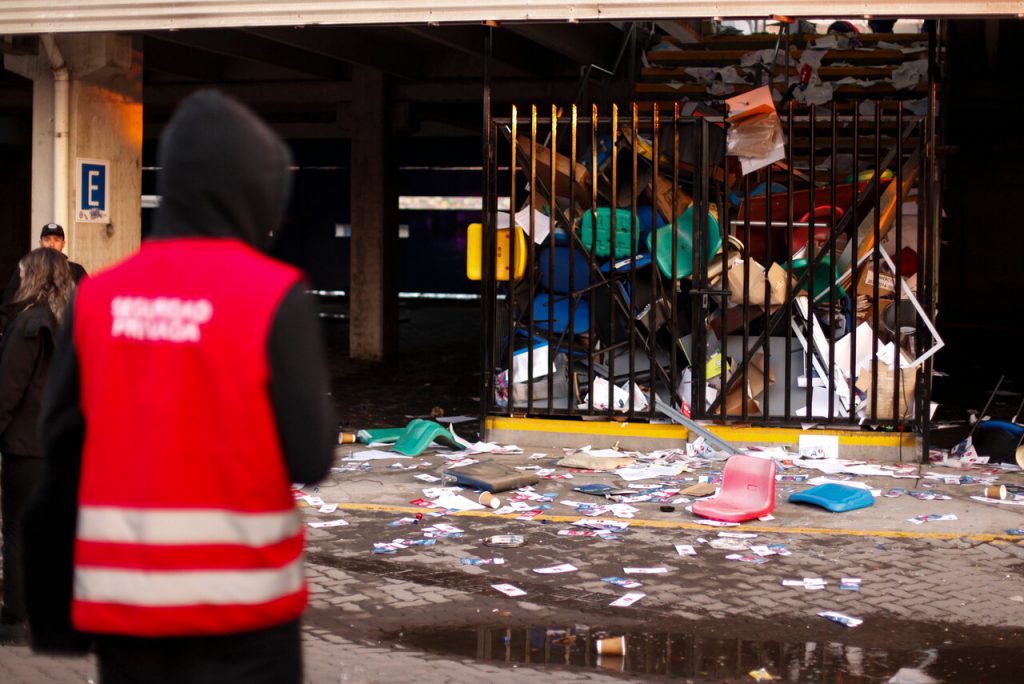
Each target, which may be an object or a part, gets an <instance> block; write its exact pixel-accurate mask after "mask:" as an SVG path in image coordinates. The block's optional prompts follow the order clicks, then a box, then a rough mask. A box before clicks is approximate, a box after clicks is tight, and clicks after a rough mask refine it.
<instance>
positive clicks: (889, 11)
mask: <svg viewBox="0 0 1024 684" xmlns="http://www.w3.org/2000/svg"><path fill="white" fill-rule="evenodd" d="M1021 12H1022V3H1021V2H1020V0H1013V1H1009V0H997V1H992V2H950V1H949V0H906V1H904V2H844V1H838V2H829V3H823V2H821V1H820V0H785V1H783V2H764V1H762V2H751V1H750V0H717V1H716V2H706V1H703V0H698V1H694V2H685V1H683V2H680V1H679V0H674V1H671V0H576V1H575V2H556V1H555V0H511V1H509V0H505V1H504V2H500V1H494V0H491V1H487V0H387V1H386V2H381V1H380V0H63V1H62V2H54V0H5V2H3V4H2V5H0V34H17V33H51V32H71V31H135V30H154V29H175V28H179V29H181V28H214V27H241V26H301V25H310V24H350V25H357V24H429V23H440V24H444V23H469V22H480V21H502V22H521V21H530V22H538V21H606V22H607V21H622V20H636V19H655V18H670V17H674V18H683V17H712V16H719V17H767V16H769V15H772V14H783V15H787V16H798V17H810V16H815V17H821V16H830V17H842V18H855V17H861V16H864V15H865V14H873V15H877V16H891V17H900V16H903V17H924V16H943V17H956V16H985V15H988V16H996V15H1001V16H1014V15H1018V14H1019V13H1021Z"/></svg>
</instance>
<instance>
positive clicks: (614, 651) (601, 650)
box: [595, 636, 626, 656]
mask: <svg viewBox="0 0 1024 684" xmlns="http://www.w3.org/2000/svg"><path fill="white" fill-rule="evenodd" d="M595 643H596V645H597V653H598V655H616V656H620V655H623V654H624V653H625V652H626V637H624V636H617V637H608V638H607V639H598V640H597V641H596V642H595Z"/></svg>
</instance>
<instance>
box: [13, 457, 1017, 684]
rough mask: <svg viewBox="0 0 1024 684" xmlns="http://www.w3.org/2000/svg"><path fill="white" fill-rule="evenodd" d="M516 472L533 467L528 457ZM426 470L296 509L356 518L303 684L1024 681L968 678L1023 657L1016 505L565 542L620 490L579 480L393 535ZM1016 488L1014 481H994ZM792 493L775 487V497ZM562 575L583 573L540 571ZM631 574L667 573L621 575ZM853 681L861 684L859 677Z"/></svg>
mask: <svg viewBox="0 0 1024 684" xmlns="http://www.w3.org/2000/svg"><path fill="white" fill-rule="evenodd" d="M346 453H347V452H346ZM502 458H505V457H502ZM519 458H520V459H521V460H522V462H524V463H525V462H526V459H527V458H528V457H527V456H525V455H524V456H522V457H519ZM426 460H428V461H430V462H432V463H433V464H435V467H434V468H433V469H425V470H417V471H415V472H413V471H408V470H397V469H393V468H389V467H388V463H387V462H385V463H382V464H375V465H373V466H372V469H371V471H369V472H356V473H348V472H346V473H335V474H334V475H333V476H332V478H331V479H330V480H329V481H328V482H326V483H323V484H322V485H321V486H320V487H319V489H318V491H317V494H318V495H319V496H320V497H321V498H322V499H323V500H324V501H325V502H328V503H339V504H340V505H341V507H340V508H339V510H338V511H336V512H334V513H330V514H321V513H319V512H317V510H316V509H315V508H304V511H303V514H304V515H305V516H306V518H307V520H308V521H310V522H314V521H323V520H332V519H344V520H345V521H347V522H348V524H347V525H344V526H338V527H324V528H312V527H311V528H309V529H308V568H309V570H308V575H309V579H310V589H311V598H310V607H309V610H308V611H307V614H306V618H305V645H306V680H307V681H309V682H313V683H315V684H327V683H331V682H338V683H341V682H347V683H352V684H359V683H363V682H366V683H369V682H416V683H417V684H429V683H431V682H480V681H482V680H487V681H493V682H503V681H513V680H514V681H517V682H521V681H526V682H530V681H540V680H541V679H544V680H545V681H559V682H562V681H564V682H576V681H623V680H624V679H627V678H629V677H630V676H632V677H633V679H634V680H635V681H652V680H656V679H658V678H659V677H660V676H662V675H664V674H671V675H674V676H680V675H681V676H683V677H686V678H689V679H690V680H693V681H704V680H709V679H710V680H714V681H723V680H725V681H741V679H746V680H747V681H749V677H748V676H747V675H746V672H747V671H748V670H750V669H756V667H757V666H758V664H759V663H760V664H768V665H769V666H770V667H774V668H775V669H776V670H783V669H784V667H785V666H787V664H789V665H792V664H793V663H794V662H796V660H800V659H803V661H802V662H804V665H806V662H805V661H807V658H809V657H811V656H809V655H807V654H816V655H813V658H812V660H813V662H812V663H811V666H812V667H811V669H799V668H798V669H794V670H792V671H790V673H789V675H788V676H787V678H788V679H791V680H803V681H830V680H833V679H836V678H839V677H844V678H847V681H887V679H888V677H889V676H891V675H892V674H893V673H894V672H895V671H896V670H898V669H899V668H900V667H908V666H913V665H914V664H915V663H917V662H920V661H922V659H924V660H926V661H927V660H928V659H932V660H934V659H935V658H938V660H939V662H940V663H942V662H943V658H944V657H946V655H948V656H949V657H948V658H947V660H948V661H949V662H953V663H954V664H947V665H946V666H945V668H946V669H945V670H943V671H944V672H945V673H946V676H945V680H946V681H965V680H967V679H971V680H976V681H1014V680H1015V678H1016V675H1015V674H1005V673H1004V672H1003V671H998V670H993V671H992V672H988V673H987V674H986V675H985V676H979V677H977V678H976V679H975V678H973V677H972V676H970V675H968V674H965V670H963V669H959V670H958V669H957V667H961V668H968V667H970V668H978V667H989V666H990V667H996V665H984V664H979V663H988V662H991V663H1000V662H1003V660H1004V659H1005V658H1006V657H1007V656H1006V654H1011V653H1012V654H1014V656H1013V657H1014V658H1016V660H1012V659H1011V660H1012V662H1013V663H1015V665H1014V667H1018V666H1019V665H1020V658H1019V656H1017V655H1016V654H1019V653H1021V652H1022V647H1024V540H1022V539H1021V538H1020V537H1016V538H1015V537H1013V536H1009V535H1007V534H1006V529H1007V528H1009V527H1021V521H1022V519H1024V515H1022V513H1024V511H1022V510H1021V508H1024V507H1015V506H1013V507H1011V506H1000V507H994V506H987V505H985V504H981V503H977V502H974V501H971V500H970V499H969V495H970V494H976V493H977V492H976V491H973V490H972V491H968V490H967V489H966V488H958V487H955V486H944V485H940V486H937V487H935V491H943V492H947V493H950V494H951V496H953V498H952V499H951V500H948V501H918V500H916V499H911V498H910V497H906V496H904V497H901V498H899V499H885V498H881V499H878V501H877V503H876V506H874V507H872V508H870V509H864V510H863V511H861V512H854V513H850V514H844V515H835V514H828V513H825V512H822V511H817V510H811V509H804V508H800V507H797V506H794V505H789V504H783V503H780V504H779V506H778V507H777V509H776V517H777V520H775V521H772V522H767V523H754V524H751V525H744V526H743V527H742V528H741V529H742V531H744V532H750V533H756V534H757V535H758V536H757V537H756V538H755V539H740V540H735V541H733V542H723V541H721V540H720V538H719V537H718V532H719V530H717V529H715V528H712V527H703V526H700V525H697V524H695V520H694V518H693V517H692V516H691V515H690V514H688V513H684V512H683V511H681V510H680V511H676V512H672V513H661V512H660V511H659V509H658V506H656V505H652V504H637V506H638V507H639V508H640V509H641V512H640V513H639V514H638V516H637V518H636V519H634V520H632V521H630V522H631V525H630V527H629V528H628V529H627V530H626V531H624V532H623V533H621V534H620V535H619V539H617V540H606V539H601V538H597V537H577V536H563V535H559V531H562V530H566V529H569V528H570V527H571V526H570V525H569V524H568V522H569V521H571V520H576V519H577V518H578V517H579V516H577V515H576V514H575V512H574V510H573V509H572V508H571V507H568V506H560V505H559V504H558V503H557V501H559V500H564V499H575V500H580V499H583V498H586V496H585V495H582V494H579V493H578V492H572V489H571V488H572V487H573V486H574V485H577V484H580V483H582V482H590V481H608V476H607V475H586V474H577V475H576V479H574V480H551V481H542V483H541V484H540V485H539V486H538V490H542V491H545V490H552V491H557V492H558V493H559V497H558V499H556V503H555V505H554V506H553V508H552V509H551V510H550V511H546V512H545V514H544V515H542V516H541V517H539V518H536V519H534V520H531V521H525V520H517V519H514V517H511V516H506V517H499V516H496V515H494V514H493V513H492V512H490V511H485V512H471V513H464V514H457V515H447V516H443V517H440V518H432V517H430V516H429V515H425V516H424V518H423V519H422V520H421V521H419V522H418V523H416V524H409V525H402V526H389V523H394V522H395V521H397V520H398V519H400V518H403V517H405V518H408V517H411V516H414V515H415V513H416V512H424V513H427V511H426V510H425V509H422V508H417V507H415V506H410V505H409V501H411V500H412V499H414V498H416V497H417V496H420V495H421V492H420V488H421V487H422V486H424V485H423V483H421V482H417V481H416V480H414V479H413V478H412V475H413V474H415V473H422V472H431V473H435V474H437V473H438V468H437V467H436V465H437V463H438V460H437V458H436V457H435V456H432V455H430V454H428V455H427V456H426ZM414 462H420V461H414ZM509 462H512V463H515V462H519V461H517V460H516V459H511V460H510V461H509ZM405 463H406V464H408V463H410V462H409V461H405ZM1022 479H1024V476H1022V475H1020V474H1013V475H1006V476H1004V477H1002V478H1001V481H1005V482H1007V483H1008V484H1010V483H1020V482H1021V480H1022ZM873 484H876V485H878V486H893V484H894V483H892V482H885V483H874V482H873ZM919 484H920V483H918V482H916V481H909V482H901V483H899V486H906V487H907V488H908V489H910V488H913V487H917V486H919ZM307 491H312V489H311V488H307ZM784 496H785V492H781V491H780V502H781V501H782V500H783V498H784ZM594 501H600V500H598V499H594ZM559 509H564V510H559ZM933 512H934V513H945V512H956V513H957V514H958V517H959V518H960V519H959V520H957V521H948V522H945V524H944V523H943V522H936V523H927V524H925V525H922V526H916V525H912V524H910V523H908V522H907V520H906V519H907V518H909V517H912V516H913V515H915V514H920V513H933ZM438 522H444V523H447V524H449V525H455V526H458V527H459V528H461V529H462V530H464V534H463V535H462V536H460V537H450V538H439V539H437V540H436V542H434V543H433V545H425V546H413V547H410V548H407V549H404V550H401V551H398V552H397V553H395V554H393V555H377V554H373V553H372V549H373V544H374V543H375V542H386V541H390V540H392V539H394V538H396V537H404V538H406V539H414V540H415V539H423V534H422V532H421V530H422V529H423V528H424V527H426V526H428V525H432V524H436V523H438ZM727 531H735V528H734V529H733V530H727ZM499 533H513V534H523V535H524V536H526V544H525V545H524V546H521V547H518V548H504V549H502V548H494V547H488V546H485V545H484V544H483V540H484V539H485V538H486V537H488V536H490V535H494V534H499ZM702 540H703V541H702ZM729 543H733V544H736V545H737V546H743V545H749V544H761V545H767V544H782V545H784V547H785V549H786V550H788V552H789V553H790V555H787V556H783V555H773V556H769V557H767V561H766V562H764V563H759V564H757V563H750V562H743V561H737V560H730V559H728V558H726V556H727V555H729V554H732V553H741V554H746V555H749V551H744V550H740V549H728V548H714V546H721V545H723V544H729ZM674 544H689V545H692V546H693V547H694V548H695V549H696V555H693V556H680V555H678V554H677V553H676V551H675V549H674V546H673V545H674ZM470 557H473V558H491V557H501V558H503V559H504V563H503V564H500V565H464V564H462V559H464V558H470ZM561 563H570V564H572V565H573V566H575V567H576V568H577V570H576V571H574V572H570V573H566V574H553V575H545V574H538V573H537V572H535V570H536V569H537V568H544V567H549V566H553V565H556V564H561ZM626 567H639V568H652V567H661V568H665V572H663V573H661V574H636V575H627V574H626V572H625V568H626ZM610 576H619V577H629V578H631V579H635V580H637V581H638V582H640V583H641V586H640V587H639V588H637V589H634V591H640V592H643V593H644V594H645V596H644V597H643V598H642V600H640V601H639V602H638V603H636V604H634V605H632V606H630V607H625V608H618V607H613V606H610V605H609V604H610V603H611V602H612V601H613V600H614V599H616V598H617V597H620V596H622V595H623V594H625V593H626V591H629V590H627V589H623V588H620V587H617V586H614V585H612V584H610V583H608V582H605V581H602V578H604V577H610ZM847 577H857V578H860V579H861V586H860V590H859V591H850V590H841V589H840V588H839V581H840V579H842V578H847ZM802 578H820V579H823V580H825V581H826V582H827V583H828V584H827V585H826V587H825V588H824V589H821V590H817V591H810V590H807V589H805V588H803V587H788V586H783V584H782V582H783V580H792V579H802ZM499 583H508V584H512V585H514V586H516V587H518V588H519V589H521V590H523V591H525V592H526V594H525V596H521V597H518V598H510V597H507V596H504V595H502V594H501V593H499V592H497V591H496V590H495V589H494V588H492V585H494V584H499ZM826 610H834V611H839V612H842V613H846V614H848V615H852V616H856V617H859V618H862V619H864V621H865V622H864V624H863V625H862V626H861V627H858V628H856V629H849V628H845V627H843V626H841V625H838V624H835V623H832V622H828V621H826V620H824V619H822V618H820V617H818V616H817V613H818V612H820V611H826ZM618 634H626V635H629V639H630V641H629V643H630V646H629V647H628V651H627V656H626V659H625V661H622V660H621V659H619V660H615V659H606V660H605V662H603V663H601V664H600V666H598V665H599V664H598V662H597V659H596V654H595V649H594V645H593V642H594V641H595V640H596V639H597V638H599V637H601V636H605V635H618ZM723 644H732V646H730V647H729V648H725V647H724V646H723ZM716 649H717V650H716ZM787 649H789V650H787ZM684 651H685V654H686V655H685V656H683V655H680V654H681V653H682V652H684ZM795 651H799V654H800V655H799V658H797V657H796V656H793V655H792V654H793V652H795ZM701 653H704V655H703V656H701ZM787 653H788V654H789V655H786V654H787ZM708 654H716V655H714V657H711V656H709V655H708ZM737 654H739V655H737ZM954 656H955V657H954ZM982 656H984V658H983V659H982V660H977V658H981V657H982ZM886 658H888V659H886ZM972 658H974V659H973V660H972ZM986 659H987V660H986ZM837 661H838V662H841V663H842V668H843V669H842V671H841V672H839V673H838V674H837V672H838V671H836V670H830V669H828V667H830V665H829V663H834V662H837ZM1007 662H1010V661H1007ZM955 663H960V665H957V664H955ZM567 665H568V667H566V666H567ZM623 667H625V669H626V670H627V674H617V673H616V672H615V671H614V670H616V669H621V668H623ZM794 667H796V666H794ZM629 671H632V672H633V673H635V674H633V675H629V674H628V672H629ZM967 671H968V672H971V671H974V670H967ZM1012 672H1019V670H1016V669H1015V670H1012ZM856 673H859V675H858V676H859V677H860V678H858V677H854V676H852V674H856ZM93 674H94V665H93V664H92V663H91V662H90V661H89V660H86V659H59V658H48V657H40V656H33V655H30V654H29V653H28V651H27V649H25V648H20V647H2V648H0V681H3V682H5V683H6V682H65V681H67V682H72V681H73V682H83V681H89V680H90V679H91V678H93ZM1004 675H1005V678H1004Z"/></svg>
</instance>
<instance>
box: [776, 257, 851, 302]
mask: <svg viewBox="0 0 1024 684" xmlns="http://www.w3.org/2000/svg"><path fill="white" fill-rule="evenodd" d="M807 263H808V260H807V259H793V261H791V262H789V263H788V264H786V265H785V268H786V270H788V271H790V272H791V273H792V274H793V275H794V276H795V277H796V278H800V277H801V276H803V274H804V271H806V270H807ZM836 280H838V274H837V273H836V269H835V268H834V267H833V266H832V259H831V257H830V256H829V255H828V254H826V255H824V256H823V257H822V258H821V261H819V262H818V265H817V266H816V267H815V268H814V282H813V286H814V287H813V288H809V287H807V286H808V285H812V283H811V278H810V276H808V278H807V283H806V284H805V286H804V289H805V290H810V291H811V299H813V300H814V301H817V300H818V299H820V298H821V297H822V296H825V295H826V294H828V288H829V286H830V285H832V284H833V283H835V282H836ZM835 288H836V298H837V299H839V298H842V297H845V296H846V290H844V289H843V286H842V285H839V284H836V286H835Z"/></svg>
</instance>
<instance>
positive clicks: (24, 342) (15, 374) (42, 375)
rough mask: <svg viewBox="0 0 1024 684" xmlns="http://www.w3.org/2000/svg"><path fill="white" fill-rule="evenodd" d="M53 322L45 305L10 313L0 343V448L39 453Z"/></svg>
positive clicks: (55, 326) (54, 335) (50, 358)
mask: <svg viewBox="0 0 1024 684" xmlns="http://www.w3.org/2000/svg"><path fill="white" fill-rule="evenodd" d="M56 332H57V321H56V319H54V317H53V313H52V312H51V311H50V309H49V307H48V306H46V304H42V303H36V304H33V305H31V306H29V307H28V308H25V309H23V310H22V311H21V312H20V313H17V314H15V315H14V317H13V318H12V319H11V321H10V323H8V324H7V327H6V330H5V331H4V337H3V342H2V343H0V451H2V452H4V453H9V454H18V455H19V456H36V457H41V456H42V455H43V452H42V449H41V448H40V447H39V435H38V433H37V431H36V426H37V424H38V423H39V408H40V406H41V404H42V401H43V388H44V387H45V385H46V377H47V375H48V373H49V371H50V363H51V362H52V360H53V348H54V340H55V338H56Z"/></svg>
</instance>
